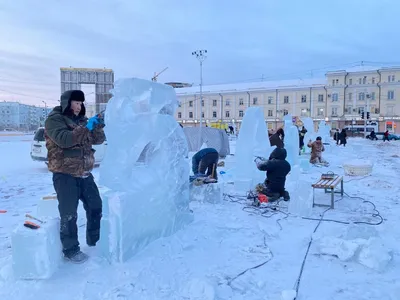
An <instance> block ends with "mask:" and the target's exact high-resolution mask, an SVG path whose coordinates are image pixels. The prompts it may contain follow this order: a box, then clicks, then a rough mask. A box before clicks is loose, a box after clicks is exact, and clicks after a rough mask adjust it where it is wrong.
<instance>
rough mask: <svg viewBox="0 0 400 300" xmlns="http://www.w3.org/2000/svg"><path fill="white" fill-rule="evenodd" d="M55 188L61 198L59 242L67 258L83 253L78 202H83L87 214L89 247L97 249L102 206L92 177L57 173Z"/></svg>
mask: <svg viewBox="0 0 400 300" xmlns="http://www.w3.org/2000/svg"><path fill="white" fill-rule="evenodd" d="M53 185H54V189H55V191H56V193H57V198H58V210H59V212H60V219H61V220H60V238H61V243H62V246H63V252H64V255H66V256H69V255H73V254H74V253H76V252H77V251H79V250H80V248H79V241H78V226H77V219H78V214H77V210H78V204H79V200H81V201H82V202H83V207H84V209H85V211H86V219H87V223H86V243H87V244H88V245H90V246H92V245H95V244H96V242H97V241H98V240H99V238H100V220H101V216H102V202H101V198H100V193H99V190H98V188H97V185H96V183H95V182H94V179H93V175H92V174H90V176H89V177H86V178H80V177H73V176H71V175H68V174H63V173H54V174H53Z"/></svg>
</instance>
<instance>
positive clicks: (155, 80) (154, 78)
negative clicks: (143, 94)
mask: <svg viewBox="0 0 400 300" xmlns="http://www.w3.org/2000/svg"><path fill="white" fill-rule="evenodd" d="M167 69H168V67H166V68H165V69H164V70H162V71H161V72H159V73H158V74H157V73H156V72H154V76H153V78H151V81H154V82H157V77H158V76H159V75H160V74H161V73H164V71H166V70H167Z"/></svg>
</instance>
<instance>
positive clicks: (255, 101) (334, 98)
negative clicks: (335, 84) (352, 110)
mask: <svg viewBox="0 0 400 300" xmlns="http://www.w3.org/2000/svg"><path fill="white" fill-rule="evenodd" d="M394 95H395V93H394V91H388V92H387V99H388V100H394ZM348 96H349V98H348V99H349V100H353V93H349V94H348ZM328 98H331V99H332V102H336V101H339V94H338V93H333V94H332V95H328ZM366 98H369V99H370V100H375V98H376V96H375V92H371V93H364V92H360V93H358V100H365V99H366ZM289 99H290V98H289V96H284V97H283V103H284V104H289V103H290V101H289ZM306 102H307V95H301V103H306ZM318 102H324V95H323V94H319V95H318ZM193 104H194V101H193V100H190V101H189V107H193ZM257 104H259V103H258V98H257V97H254V98H253V105H257ZM268 104H273V97H272V96H269V97H268ZM217 105H218V101H217V100H216V99H213V100H212V106H214V107H215V106H217ZM243 105H244V100H243V98H239V106H243ZM180 106H181V105H180ZM201 106H204V100H201ZM225 106H231V100H230V99H226V100H225Z"/></svg>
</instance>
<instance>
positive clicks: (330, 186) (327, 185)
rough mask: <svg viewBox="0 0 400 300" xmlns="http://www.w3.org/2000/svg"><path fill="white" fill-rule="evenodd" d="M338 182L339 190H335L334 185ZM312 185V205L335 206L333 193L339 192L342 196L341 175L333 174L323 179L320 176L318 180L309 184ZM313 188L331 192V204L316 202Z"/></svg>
mask: <svg viewBox="0 0 400 300" xmlns="http://www.w3.org/2000/svg"><path fill="white" fill-rule="evenodd" d="M339 183H340V190H339V191H335V188H336V186H337V185H338V184H339ZM311 186H312V187H313V207H314V206H322V207H329V206H330V208H332V209H334V208H335V194H340V195H341V196H342V197H343V193H344V189H343V176H338V175H335V177H333V178H332V179H324V178H321V179H320V180H319V181H317V182H316V183H314V184H312V185H311ZM315 189H324V190H325V193H331V205H326V204H316V203H315V201H314V199H315Z"/></svg>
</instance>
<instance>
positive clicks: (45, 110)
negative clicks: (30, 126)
mask: <svg viewBox="0 0 400 300" xmlns="http://www.w3.org/2000/svg"><path fill="white" fill-rule="evenodd" d="M42 102H43V103H44V113H45V116H46V119H47V103H46V101H42Z"/></svg>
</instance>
